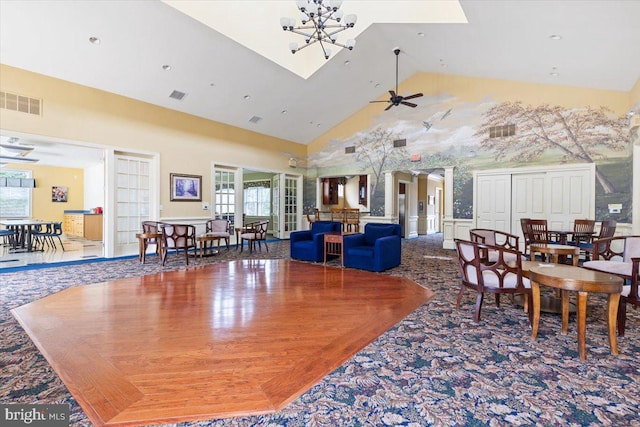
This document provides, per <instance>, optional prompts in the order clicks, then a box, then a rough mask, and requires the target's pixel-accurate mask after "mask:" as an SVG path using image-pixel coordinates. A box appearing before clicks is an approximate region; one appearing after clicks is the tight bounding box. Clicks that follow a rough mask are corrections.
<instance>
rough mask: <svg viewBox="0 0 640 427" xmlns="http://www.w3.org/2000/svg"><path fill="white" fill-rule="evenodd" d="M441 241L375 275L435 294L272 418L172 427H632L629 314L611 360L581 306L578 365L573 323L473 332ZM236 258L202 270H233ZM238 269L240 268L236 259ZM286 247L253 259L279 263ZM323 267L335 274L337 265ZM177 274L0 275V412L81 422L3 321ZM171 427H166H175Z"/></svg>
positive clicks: (70, 271)
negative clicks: (13, 409) (86, 293)
mask: <svg viewBox="0 0 640 427" xmlns="http://www.w3.org/2000/svg"><path fill="white" fill-rule="evenodd" d="M440 246H441V236H440V235H435V236H429V237H421V238H418V239H412V240H407V241H403V253H402V257H403V262H402V265H401V266H400V267H397V268H394V269H392V270H389V271H387V272H385V273H383V274H391V275H397V276H404V277H407V278H410V279H412V280H414V281H416V282H417V283H419V284H421V285H423V286H425V287H428V288H429V289H432V290H434V291H435V292H436V297H435V298H434V299H433V300H431V301H430V302H429V303H427V304H426V305H424V306H422V307H420V308H419V309H418V310H416V311H415V312H414V313H412V314H411V315H409V316H408V317H407V318H405V319H404V320H403V321H401V322H400V323H398V324H397V325H396V326H395V327H393V328H392V329H390V330H389V331H387V332H386V333H385V334H383V335H382V336H381V337H379V338H378V339H377V340H376V341H374V342H373V343H371V344H370V345H369V346H367V347H366V348H364V349H363V350H362V351H360V352H359V353H357V354H356V355H355V356H354V357H353V358H351V359H350V360H349V361H347V362H346V363H345V364H344V365H342V366H341V367H340V368H338V369H337V370H336V371H334V372H333V373H331V374H330V375H328V376H327V377H325V378H324V379H323V380H322V381H321V382H320V383H318V384H317V385H315V386H314V387H312V388H311V389H310V390H309V391H308V392H307V393H305V394H303V395H302V396H301V397H300V398H299V399H297V400H295V401H293V402H292V403H291V404H290V405H289V406H287V407H286V408H285V409H283V410H282V411H280V412H279V413H277V414H272V415H265V416H254V417H245V418H233V419H223V420H211V421H208V422H198V423H180V424H177V425H178V426H300V427H302V426H387V425H389V426H427V425H434V426H485V425H491V426H503V425H526V426H531V425H541V426H597V425H604V426H640V416H639V415H638V407H639V406H640V387H639V385H640V361H639V359H638V354H640V333H639V330H640V316H639V315H638V312H637V311H635V310H629V314H628V316H629V317H628V321H627V334H626V336H625V337H623V338H620V339H619V341H618V349H619V351H620V355H619V356H617V357H616V356H612V355H611V354H610V353H609V346H608V341H607V331H606V321H605V319H606V318H605V317H604V310H603V308H604V304H605V299H604V297H603V296H599V295H593V296H591V295H590V296H589V308H590V310H589V313H588V317H587V361H586V362H581V361H580V359H579V358H578V353H577V338H576V328H575V321H574V319H573V317H572V318H571V322H570V325H569V326H570V327H569V334H568V335H566V336H564V335H561V334H560V333H559V331H560V318H559V316H557V315H544V314H543V316H542V319H541V323H540V331H539V333H538V339H537V340H536V341H532V340H531V338H530V329H529V326H528V323H527V317H526V315H525V313H524V312H523V311H522V309H521V308H518V307H515V306H513V305H511V304H510V303H509V302H508V301H507V300H506V299H504V301H503V304H502V306H501V307H500V308H499V309H498V308H496V307H495V303H494V302H493V298H486V300H485V305H484V307H483V310H482V321H481V322H480V323H479V324H475V323H473V321H472V317H473V304H474V295H472V293H471V292H470V291H467V293H466V294H465V298H464V299H463V306H462V308H461V309H460V310H456V309H455V297H456V294H457V291H458V289H459V275H458V271H457V265H456V264H455V258H454V257H455V253H454V252H452V251H447V250H443V249H440ZM239 256H240V255H239V254H238V252H236V251H234V250H233V249H232V250H231V251H229V252H227V251H224V250H223V251H222V253H221V254H220V255H219V256H216V257H212V258H208V259H205V261H204V262H207V263H209V262H223V261H225V260H230V259H237V258H238V257H239ZM242 256H243V257H248V256H249V255H248V253H247V252H245V253H244V254H243V255H242ZM288 256H289V250H288V241H282V242H272V243H270V244H269V253H266V252H264V251H263V252H261V253H257V254H254V255H253V257H256V258H287V257H288ZM332 263H333V264H334V265H337V261H336V260H333V261H332ZM178 268H184V262H183V259H182V258H178V257H176V256H175V255H174V256H171V255H170V256H169V261H168V266H167V267H165V268H164V269H163V268H162V267H160V266H159V265H158V262H157V259H156V258H155V257H151V258H150V260H149V261H148V263H147V264H146V265H144V266H141V265H140V264H138V262H137V260H136V259H124V260H116V261H108V262H100V263H89V264H82V265H77V266H72V267H65V268H46V269H38V270H31V271H25V272H21V273H4V274H0V303H1V309H0V379H1V382H0V401H1V402H2V403H69V405H70V407H71V425H72V426H88V425H90V423H89V421H88V419H87V418H86V417H85V415H84V413H83V412H82V410H81V409H80V407H79V406H78V405H77V403H76V402H75V400H74V399H73V398H72V397H71V395H70V394H69V392H68V391H67V389H66V388H65V386H64V384H63V383H62V381H60V379H59V378H58V377H57V376H56V375H55V373H54V372H53V370H52V369H51V367H50V366H49V364H48V363H47V362H46V360H45V359H44V357H43V356H42V355H41V354H40V353H39V352H38V350H37V349H36V348H35V346H34V345H33V344H32V342H31V341H30V339H29V337H28V336H27V335H26V333H24V331H23V330H22V328H21V327H20V326H19V324H18V323H17V322H16V321H15V319H14V318H13V316H12V315H11V313H10V312H9V310H10V309H11V308H13V307H17V306H20V305H22V304H25V303H27V302H30V301H33V300H36V299H38V298H42V297H44V296H46V295H49V294H51V293H54V292H58V291H60V290H62V289H65V288H68V287H71V286H81V285H83V284H89V283H96V282H102V281H106V280H113V279H118V278H123V277H132V276H138V275H141V274H151V273H156V272H160V271H163V270H164V271H166V270H168V269H178ZM174 425H175V424H174Z"/></svg>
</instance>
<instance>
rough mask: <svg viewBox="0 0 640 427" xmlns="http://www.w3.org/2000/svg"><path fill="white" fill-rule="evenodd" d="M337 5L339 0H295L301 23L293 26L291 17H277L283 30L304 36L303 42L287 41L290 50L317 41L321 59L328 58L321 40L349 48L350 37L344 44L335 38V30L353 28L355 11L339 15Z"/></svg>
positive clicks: (353, 43)
mask: <svg viewBox="0 0 640 427" xmlns="http://www.w3.org/2000/svg"><path fill="white" fill-rule="evenodd" d="M341 5H342V0H297V1H296V6H297V7H298V10H299V11H300V21H301V22H302V25H300V26H296V20H295V19H294V18H280V26H281V27H282V29H283V30H284V31H291V32H292V33H296V34H300V35H301V36H303V37H304V39H305V44H303V45H302V46H301V47H298V43H295V42H292V43H290V44H289V49H290V50H291V53H296V52H298V51H299V50H302V49H304V48H306V47H308V46H311V45H312V44H315V43H319V44H320V46H321V47H322V52H323V53H324V58H325V59H329V56H330V55H331V51H330V50H329V49H327V47H326V46H325V43H330V44H334V45H336V46H340V47H343V48H346V49H349V50H353V47H354V46H355V45H356V41H355V40H354V39H348V40H347V41H346V42H345V43H344V44H342V43H338V42H337V40H336V34H337V33H339V32H342V31H344V30H346V29H348V28H353V26H354V25H355V24H356V20H357V19H358V18H357V16H356V15H346V16H344V19H343V15H344V13H343V12H342V11H341V10H340V6H341Z"/></svg>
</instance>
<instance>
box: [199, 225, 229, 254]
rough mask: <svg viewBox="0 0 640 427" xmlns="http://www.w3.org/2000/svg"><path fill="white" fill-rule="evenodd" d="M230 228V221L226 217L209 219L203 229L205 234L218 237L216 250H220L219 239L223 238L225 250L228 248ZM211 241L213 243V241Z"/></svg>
mask: <svg viewBox="0 0 640 427" xmlns="http://www.w3.org/2000/svg"><path fill="white" fill-rule="evenodd" d="M230 230H231V223H230V222H229V220H226V219H210V220H209V221H207V223H206V224H205V231H206V233H207V235H208V236H213V237H217V238H218V251H219V250H220V240H221V239H224V242H225V244H226V245H227V250H229V239H230V237H231V234H230ZM211 243H212V244H213V242H211Z"/></svg>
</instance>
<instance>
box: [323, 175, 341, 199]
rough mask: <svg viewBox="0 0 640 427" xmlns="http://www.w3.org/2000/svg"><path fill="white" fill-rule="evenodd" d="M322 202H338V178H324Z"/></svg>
mask: <svg viewBox="0 0 640 427" xmlns="http://www.w3.org/2000/svg"><path fill="white" fill-rule="evenodd" d="M322 204H323V205H337V204H338V178H324V179H323V180H322Z"/></svg>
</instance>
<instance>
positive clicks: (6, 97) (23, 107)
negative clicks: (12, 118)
mask: <svg viewBox="0 0 640 427" xmlns="http://www.w3.org/2000/svg"><path fill="white" fill-rule="evenodd" d="M0 108H4V109H5V110H11V111H18V112H20V113H27V114H34V115H36V116H41V115H42V100H40V99H36V98H29V97H28V96H22V95H16V94H15V93H9V92H0Z"/></svg>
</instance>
